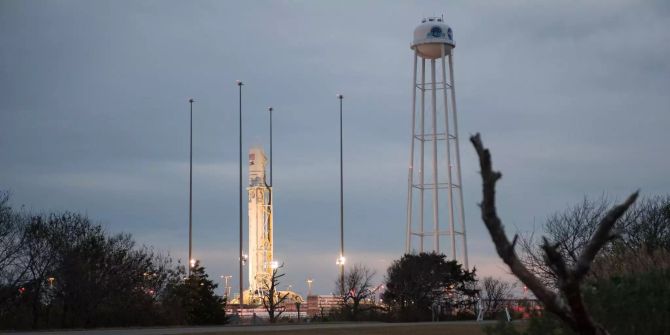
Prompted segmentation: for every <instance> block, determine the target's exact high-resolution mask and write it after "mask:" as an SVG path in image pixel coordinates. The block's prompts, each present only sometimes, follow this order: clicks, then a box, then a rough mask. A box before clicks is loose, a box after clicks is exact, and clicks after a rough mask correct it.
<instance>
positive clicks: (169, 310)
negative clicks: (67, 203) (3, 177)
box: [0, 193, 187, 329]
mask: <svg viewBox="0 0 670 335" xmlns="http://www.w3.org/2000/svg"><path fill="white" fill-rule="evenodd" d="M8 200H9V197H8V195H7V194H6V193H2V194H0V329H27V328H32V329H39V328H93V327H123V326H151V325H172V324H184V323H186V321H187V319H186V315H187V313H185V312H184V311H182V310H181V307H180V305H178V304H177V305H176V304H168V303H166V302H167V301H169V299H167V298H170V299H172V300H174V299H175V296H178V295H179V294H178V293H177V294H176V295H175V292H174V291H173V290H170V288H173V287H175V286H177V285H178V283H180V282H182V281H183V276H184V269H183V267H178V266H175V265H174V263H173V261H172V259H171V258H169V257H166V256H163V255H161V254H157V253H155V252H154V251H153V250H152V249H150V248H146V247H137V246H136V245H135V242H134V241H133V239H132V237H131V236H130V235H127V234H117V235H109V234H107V233H105V231H104V230H103V229H102V227H101V226H100V225H97V224H94V223H92V222H91V221H90V220H89V219H88V218H87V217H86V216H83V215H80V214H77V213H71V212H63V213H50V214H32V213H28V212H25V211H16V210H14V209H13V208H12V207H10V206H9V202H8ZM168 293H169V294H168Z"/></svg>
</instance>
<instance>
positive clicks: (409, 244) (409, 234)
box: [405, 51, 418, 254]
mask: <svg viewBox="0 0 670 335" xmlns="http://www.w3.org/2000/svg"><path fill="white" fill-rule="evenodd" d="M417 58H418V56H417V54H416V51H415V52H414V79H413V80H412V139H411V140H410V149H409V175H408V177H407V178H408V182H407V183H408V185H407V238H406V241H405V253H407V254H409V253H410V252H411V248H412V196H413V194H412V191H413V188H414V185H413V184H414V140H415V137H416V70H417V69H416V66H417Z"/></svg>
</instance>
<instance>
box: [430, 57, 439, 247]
mask: <svg viewBox="0 0 670 335" xmlns="http://www.w3.org/2000/svg"><path fill="white" fill-rule="evenodd" d="M430 76H431V83H430V84H431V105H432V112H433V115H432V116H433V119H432V121H433V122H432V125H433V128H432V137H433V239H434V245H435V252H436V253H438V254H439V253H440V226H439V208H438V207H439V206H438V204H439V202H438V187H437V183H438V173H437V105H436V102H437V94H436V92H435V88H436V84H435V60H434V59H431V60H430Z"/></svg>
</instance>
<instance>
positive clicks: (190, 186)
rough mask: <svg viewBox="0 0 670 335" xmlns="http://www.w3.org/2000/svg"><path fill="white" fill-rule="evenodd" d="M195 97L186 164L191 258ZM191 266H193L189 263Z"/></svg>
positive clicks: (189, 100) (191, 250)
mask: <svg viewBox="0 0 670 335" xmlns="http://www.w3.org/2000/svg"><path fill="white" fill-rule="evenodd" d="M194 102H195V99H193V98H190V99H188V103H189V104H190V105H191V131H190V140H189V146H190V149H189V164H188V259H189V260H192V255H193V103H194ZM191 267H193V266H192V265H191ZM191 267H189V268H188V275H189V276H190V275H191Z"/></svg>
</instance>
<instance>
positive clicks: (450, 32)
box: [447, 28, 454, 41]
mask: <svg viewBox="0 0 670 335" xmlns="http://www.w3.org/2000/svg"><path fill="white" fill-rule="evenodd" d="M447 37H448V38H449V40H450V41H453V40H454V33H453V32H452V31H451V28H449V29H447Z"/></svg>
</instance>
